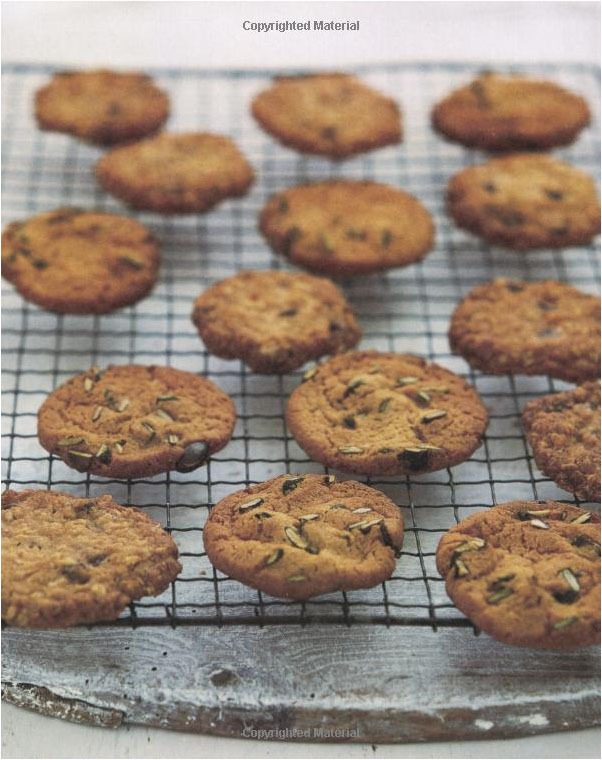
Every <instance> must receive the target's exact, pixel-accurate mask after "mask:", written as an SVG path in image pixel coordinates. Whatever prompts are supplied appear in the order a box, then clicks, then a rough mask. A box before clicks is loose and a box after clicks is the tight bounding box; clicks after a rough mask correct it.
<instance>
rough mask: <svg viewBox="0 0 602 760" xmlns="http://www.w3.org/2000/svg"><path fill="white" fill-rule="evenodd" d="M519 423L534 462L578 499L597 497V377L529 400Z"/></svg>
mask: <svg viewBox="0 0 602 760" xmlns="http://www.w3.org/2000/svg"><path fill="white" fill-rule="evenodd" d="M523 426H524V428H525V432H526V434H527V440H528V441H529V443H530V444H531V448H532V449H533V455H534V456H535V462H536V464H537V466H538V467H539V469H540V470H541V471H542V472H543V473H544V475H547V476H548V477H549V478H552V480H553V481H554V482H555V483H557V484H558V485H559V486H560V487H561V488H564V489H565V490H567V491H570V492H571V493H574V494H575V495H576V496H578V497H579V498H580V499H583V500H585V501H600V381H599V380H598V381H593V382H589V383H584V384H583V385H581V386H579V388H575V389H574V390H570V391H564V392H563V393H552V394H550V395H549V396H544V397H543V398H538V399H534V400H533V401H529V403H528V404H527V405H526V406H525V410H524V412H523Z"/></svg>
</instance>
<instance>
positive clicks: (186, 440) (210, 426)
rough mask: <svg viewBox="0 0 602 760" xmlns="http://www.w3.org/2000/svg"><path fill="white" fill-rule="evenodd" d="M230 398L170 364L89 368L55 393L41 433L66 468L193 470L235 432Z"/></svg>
mask: <svg viewBox="0 0 602 760" xmlns="http://www.w3.org/2000/svg"><path fill="white" fill-rule="evenodd" d="M235 421H236V412H235V409H234V404H233V403H232V401H231V400H230V398H229V397H228V396H227V395H226V394H225V393H224V392H223V391H222V390H220V389H219V388H218V387H217V386H215V385H214V384H213V383H212V382H210V381H209V380H207V379H206V378H204V377H199V376H198V375H193V374H192V373H191V372H182V371H181V370H178V369H173V368H171V367H154V366H150V367H143V366H139V365H129V366H121V367H115V366H109V367H108V368H107V369H106V370H105V371H104V372H103V371H101V370H99V369H98V367H92V369H90V370H88V371H87V372H84V373H82V374H81V375H77V376H76V377H73V378H71V380H68V381H67V382H66V383H64V385H61V386H60V387H59V388H57V389H56V390H55V391H53V392H52V393H51V394H50V395H49V396H48V398H47V399H46V401H44V403H43V404H42V406H41V407H40V409H39V411H38V438H39V440H40V443H41V444H42V446H43V447H44V448H45V449H46V450H47V451H49V452H50V453H51V454H55V455H56V456H58V457H60V458H61V459H62V460H63V461H64V462H65V463H66V464H68V465H69V467H73V468H74V469H76V470H79V471H80V472H83V471H86V472H92V473H94V474H96V475H104V476H105V477H113V478H142V477H147V476H149V475H156V474H157V473H159V472H167V471H168V470H177V471H178V472H191V471H192V470H195V469H196V468H197V467H200V466H201V465H203V464H205V463H206V461H207V459H208V458H209V456H210V455H211V454H214V453H215V452H216V451H219V450H220V449H223V448H224V446H225V445H226V444H227V443H228V441H229V440H230V438H231V437H232V431H233V429H234V423H235Z"/></svg>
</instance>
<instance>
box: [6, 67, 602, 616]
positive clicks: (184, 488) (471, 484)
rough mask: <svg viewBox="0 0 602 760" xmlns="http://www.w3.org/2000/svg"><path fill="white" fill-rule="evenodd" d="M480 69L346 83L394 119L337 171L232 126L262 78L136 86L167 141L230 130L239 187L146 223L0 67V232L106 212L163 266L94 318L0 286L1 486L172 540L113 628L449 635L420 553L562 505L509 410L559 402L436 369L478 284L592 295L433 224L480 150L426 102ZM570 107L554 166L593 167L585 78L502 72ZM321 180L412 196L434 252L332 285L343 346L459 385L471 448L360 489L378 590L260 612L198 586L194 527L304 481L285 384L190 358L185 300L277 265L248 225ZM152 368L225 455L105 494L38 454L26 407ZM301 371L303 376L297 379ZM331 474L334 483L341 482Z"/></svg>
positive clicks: (369, 76)
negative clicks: (481, 435)
mask: <svg viewBox="0 0 602 760" xmlns="http://www.w3.org/2000/svg"><path fill="white" fill-rule="evenodd" d="M480 68H482V67H480V66H478V65H470V64H453V65H451V64H450V65H445V64H430V65H424V64H395V65H387V66H364V67H359V68H357V69H356V73H358V74H359V75H360V76H361V77H362V79H364V80H365V81H366V82H367V83H369V84H372V85H374V86H375V87H377V88H379V89H381V90H382V91H384V92H386V93H388V94H390V95H391V96H392V97H394V98H396V99H397V100H398V101H399V102H400V104H401V106H402V109H403V114H404V131H405V138H404V142H403V144H402V145H401V146H394V147H390V148H385V149H383V150H378V151H375V152H373V153H370V154H367V155H365V156H360V157H358V158H355V159H352V160H349V161H345V162H342V163H335V162H331V161H329V160H326V159H321V158H311V157H305V156H300V155H298V154H297V153H295V152H293V151H291V150H288V149H286V148H283V147H281V146H280V145H278V144H277V143H276V142H275V141H274V140H272V139H271V138H270V137H269V136H267V135H266V134H264V133H263V132H262V131H261V130H260V129H259V128H258V127H257V126H256V125H255V124H254V122H253V120H252V118H251V116H250V114H249V103H250V101H251V98H252V97H253V95H254V94H255V93H256V92H258V91H259V90H261V89H262V88H263V87H265V86H266V85H267V84H268V82H269V79H270V77H271V74H272V72H268V71H238V72H232V71H230V72H225V71H181V70H156V71H153V72H150V73H152V74H153V75H154V76H155V77H156V79H157V80H158V82H159V83H160V85H162V86H163V87H165V89H167V90H168V91H169V94H170V97H171V101H172V117H171V119H170V121H169V124H168V128H169V129H171V130H199V131H205V130H207V131H216V132H223V133H226V134H229V135H231V136H232V137H233V138H234V139H235V140H236V141H237V142H238V144H239V145H240V147H241V148H242V149H243V151H244V152H245V154H246V155H247V157H248V158H249V159H250V161H251V162H252V164H253V165H254V167H255V169H256V172H257V180H256V182H255V184H254V185H253V187H252V189H251V192H250V193H249V194H248V195H247V196H246V197H244V198H243V199H238V200H233V201H228V202H225V203H223V204H221V205H220V206H219V207H218V208H217V209H216V210H214V211H212V212H211V213H209V214H206V215H194V216H193V215H191V216H183V217H171V218H170V217H160V216H157V215H154V214H147V213H135V212H131V211H125V209H124V207H123V206H121V205H120V204H119V203H117V202H116V201H114V200H113V199H112V198H111V197H110V196H108V195H106V194H105V193H103V192H102V191H101V190H100V188H99V187H98V185H97V184H96V183H95V180H94V177H93V174H92V167H93V164H94V162H95V161H96V160H97V158H98V157H99V156H100V155H101V151H100V150H98V149H96V148H94V147H90V146H87V145H84V144H82V143H80V142H78V141H76V140H74V139H71V138H69V137H67V136H64V135H56V134H49V133H44V132H41V131H39V130H37V128H36V126H35V123H34V120H33V118H32V113H31V111H32V97H33V93H34V91H35V90H36V88H37V87H39V86H40V85H42V84H43V83H44V82H45V81H47V79H48V77H49V75H50V74H51V73H52V69H51V68H50V67H45V66H37V65H31V66H30V65H6V66H5V67H4V72H3V132H2V154H3V167H4V170H3V176H2V188H3V204H2V211H3V216H4V217H5V218H4V219H3V224H6V223H8V222H10V221H13V220H15V219H19V218H23V217H26V216H29V215H31V214H35V213H38V212H41V211H45V210H49V209H52V208H56V207H59V206H65V205H76V206H81V207H84V208H98V209H104V210H108V211H115V212H121V213H123V212H124V211H125V212H126V213H128V214H130V215H131V216H134V217H135V218H137V219H139V220H140V221H141V222H142V223H143V224H146V225H147V226H148V227H149V228H150V229H151V230H152V231H153V232H154V233H155V234H156V235H157V237H158V238H159V240H160V241H161V243H162V249H163V268H162V272H161V277H160V280H159V283H158V284H157V286H156V288H155V290H154V293H153V294H152V295H151V296H150V297H149V298H147V299H146V300H144V301H142V302H141V303H139V304H137V305H136V306H134V307H130V308H127V309H124V310H121V311H118V312H116V313H114V314H110V315H107V316H70V315H65V316H61V315H55V314H50V313H48V312H45V311H43V310H40V309H38V308H37V307H35V306H33V305H31V304H28V303H26V302H25V301H23V300H22V299H21V297H20V296H19V295H18V294H17V293H16V292H15V291H14V290H13V289H12V287H10V286H9V285H8V284H6V283H3V286H2V295H3V318H4V330H3V358H4V362H3V411H2V416H3V423H4V424H3V435H2V444H3V457H4V462H3V478H4V484H5V486H6V487H11V488H17V489H22V488H53V489H57V490H63V491H68V492H70V493H73V494H75V495H78V496H84V495H85V496H88V495H90V496H93V495H98V494H101V493H110V494H111V495H112V496H113V497H114V498H115V500H116V501H117V502H119V503H122V504H133V505H136V506H139V507H141V508H143V509H144V510H145V511H147V512H148V513H149V514H150V515H152V516H153V517H155V518H156V519H158V520H159V521H160V522H161V523H162V524H163V525H164V526H165V527H166V528H167V530H169V531H170V532H171V534H172V536H173V537H174V539H175V540H176V542H177V544H178V546H179V549H180V555H181V558H182V564H183V570H182V573H181V574H180V576H179V577H178V578H177V580H176V581H175V582H174V583H173V584H172V585H171V587H170V588H169V589H168V590H167V591H166V592H165V593H164V594H163V595H161V596H160V597H156V598H152V599H144V600H141V601H139V602H137V603H135V604H132V605H131V606H130V607H129V609H128V610H126V612H125V613H124V614H123V615H122V616H121V617H120V618H119V620H118V621H116V623H115V624H117V625H122V626H123V625H126V626H137V625H169V626H176V625H180V624H195V625H212V626H221V625H227V624H247V625H249V624H251V625H259V626H265V625H269V624H276V623H278V624H296V625H298V624H301V625H305V624H311V623H329V624H333V623H345V624H347V625H352V624H356V623H376V624H386V625H413V626H427V627H430V628H432V629H433V630H437V628H438V627H440V626H468V625H470V624H469V623H468V621H466V620H465V618H464V617H463V616H462V615H460V613H458V611H457V610H456V609H455V608H454V606H453V605H452V604H451V603H450V601H449V599H448V598H447V596H446V594H445V590H444V584H443V582H442V580H441V579H440V578H439V576H438V573H437V571H436V567H435V562H434V556H435V549H436V545H437V542H438V540H439V539H440V537H441V535H442V534H443V533H444V532H445V531H446V530H447V529H448V528H450V527H451V526H452V525H453V524H455V523H456V522H457V521H459V520H460V519H462V518H464V517H466V516H467V515H468V514H470V513H471V512H474V511H479V510H482V509H483V508H486V507H488V506H491V505H492V504H495V503H499V502H502V501H506V500H510V499H515V498H522V499H546V498H553V499H559V500H572V499H571V497H570V494H567V493H566V492H564V491H561V490H559V489H558V488H557V487H556V486H555V485H554V484H553V483H552V482H551V481H550V480H549V479H547V478H545V477H544V476H543V475H542V474H541V473H540V472H539V471H538V470H537V467H536V466H535V463H534V461H533V459H532V456H531V452H530V450H529V447H528V445H527V443H526V441H525V438H524V435H523V432H522V428H521V423H520V415H521V410H522V408H523V405H524V403H525V401H526V400H528V399H530V398H533V397H537V396H540V395H542V394H545V393H548V392H551V391H556V390H562V389H564V388H566V387H568V386H567V385H566V384H564V383H562V382H559V381H556V380H551V379H548V378H544V377H535V378H534V377H524V376H502V377H495V376H488V375H484V374H480V373H478V372H474V371H472V370H471V369H470V368H469V367H468V365H467V364H466V363H465V362H464V361H463V360H462V359H460V358H458V357H454V356H452V355H451V354H450V351H449V345H448V341H447V327H448V322H449V317H450V313H451V311H452V310H453V308H454V307H455V305H456V304H457V303H458V301H459V300H460V299H461V298H462V296H463V295H464V294H465V293H466V292H467V291H468V290H469V289H470V288H472V287H473V286H474V285H476V284H478V283H481V282H484V281H486V280H489V279H491V278H492V277H495V276H502V275H503V276H509V277H518V278H524V279H526V280H537V279H542V278H550V277H551V278H556V279H559V280H562V281H564V282H569V283H572V284H574V285H576V286H577V287H579V288H581V289H583V290H585V291H588V292H595V291H596V288H597V286H598V283H599V278H600V273H599V259H598V255H597V247H596V246H594V245H591V246H588V247H580V248H575V249H567V250H563V251H542V252H537V253H527V254H525V253H520V254H517V253H512V252H508V251H505V250H502V249H499V248H494V247H490V246H488V245H486V244H485V243H483V242H481V241H479V240H477V239H475V238H473V237H471V236H469V235H467V234H466V233H464V232H462V231H460V230H458V229H456V228H455V227H454V226H453V225H452V224H451V223H450V221H449V220H448V218H447V217H446V215H445V213H444V204H443V194H444V188H445V186H446V184H447V181H448V179H449V177H450V176H451V175H452V174H453V173H455V172H456V171H458V170H459V169H461V168H462V167H463V166H465V165H467V164H471V163H476V162H479V161H480V160H482V158H483V156H482V154H480V153H478V152H477V151H471V150H466V149H464V148H462V147H460V146H457V145H453V144H451V143H447V142H445V141H444V140H442V139H441V138H440V137H438V136H437V135H435V134H434V133H433V132H432V130H431V129H430V126H429V111H430V107H431V106H432V104H433V103H434V102H435V101H436V100H437V99H438V98H440V97H441V96H443V95H444V94H445V93H446V92H447V91H449V90H450V89H451V88H452V87H455V86H458V85H459V84H460V83H462V82H464V81H466V80H467V79H469V78H470V77H471V76H472V75H473V74H474V73H476V72H477V71H478V70H479V69H480ZM507 70H510V71H517V72H521V71H522V72H525V73H529V74H533V75H541V76H544V77H546V78H551V79H554V80H555V81H557V82H559V83H560V84H563V85H565V86H567V87H569V88H571V89H573V90H576V91H578V92H580V93H582V94H583V95H584V96H585V97H586V98H587V100H588V101H589V103H590V106H591V107H592V110H593V118H592V124H591V126H590V127H589V128H588V129H586V130H585V131H584V132H583V133H582V135H581V136H580V138H579V139H578V140H577V142H575V143H574V145H572V146H571V147H570V148H567V149H564V150H559V151H557V155H559V156H560V157H562V158H565V159H566V160H568V161H570V162H572V163H573V164H575V165H577V166H579V167H581V168H583V169H585V170H587V171H589V172H590V173H591V174H593V175H594V176H596V175H597V173H598V172H599V166H600V153H599V140H598V136H599V110H598V109H599V90H598V87H599V69H598V68H595V67H591V66H584V65H564V64H563V65H562V66H553V65H534V66H529V67H528V68H524V67H519V66H514V67H508V68H507ZM327 177H349V178H361V179H373V180H376V181H381V182H386V183H390V184H393V185H395V186H399V187H401V188H403V189H405V190H407V191H409V192H410V193H412V194H414V195H416V196H417V197H418V198H420V199H421V200H422V202H423V203H424V204H425V205H426V206H427V207H428V209H429V210H430V212H431V213H432V214H433V216H434V218H435V222H436V227H437V239H436V245H435V248H434V250H433V251H432V253H430V254H429V256H428V257H427V258H426V259H425V260H424V261H423V262H421V263H419V264H416V265H413V266H410V267H407V268H405V269H396V270H393V271H390V272H388V273H386V274H382V275H377V276H370V277H362V278H358V279H356V280H349V281H344V282H342V283H341V285H342V287H343V288H344V290H345V292H346V294H347V296H348V298H349V300H350V301H351V303H352V306H353V308H354V310H355V312H356V314H357V316H358V318H359V319H360V321H361V323H362V325H363V328H364V337H363V340H362V343H361V344H360V345H361V347H362V348H376V349H380V350H384V351H398V352H409V353H415V354H419V355H421V356H425V357H428V358H429V359H431V360H434V361H436V362H438V363H440V364H442V365H443V366H445V367H447V368H449V369H451V370H453V371H455V372H457V373H459V374H461V375H463V376H465V377H467V378H468V379H469V380H470V382H472V383H473V384H474V385H475V386H476V388H477V389H478V391H479V393H480V394H481V396H482V398H483V400H484V402H485V404H486V405H487V407H488V409H489V412H490V423H489V427H488V429H487V434H486V436H485V439H484V442H483V445H482V447H481V448H480V449H479V450H478V451H477V452H476V453H475V454H474V456H473V457H472V458H471V459H470V460H469V461H467V462H465V463H463V464H461V465H459V466H457V467H454V468H452V469H447V470H442V471H440V472H436V473H430V474H426V475H419V476H416V477H392V478H366V479H364V480H365V482H366V483H368V484H369V485H372V486H374V487H376V488H379V489H381V490H383V491H384V492H386V493H387V494H388V495H389V496H390V497H391V498H392V499H393V501H395V503H397V504H398V505H399V507H400V509H401V510H402V511H403V515H404V519H405V523H406V538H405V542H404V547H403V551H402V554H401V557H400V559H399V560H398V563H397V567H396V570H395V572H394V574H393V576H392V577H391V579H390V580H388V581H386V582H385V583H383V584H381V585H380V586H378V587H376V588H373V589H369V590H365V591H354V592H348V593H336V594H329V595H326V596H323V597H319V598H316V599H312V600H309V601H307V602H304V603H299V602H289V601H282V600H278V599H274V598H271V597H268V596H266V595H265V594H262V593H260V592H257V591H254V590H252V589H249V588H246V587H245V586H243V585H241V584H240V583H238V582H237V581H234V580H232V579H230V578H227V577H226V576H224V575H222V574H221V573H219V572H216V571H215V570H214V568H213V567H212V566H211V564H210V562H209V561H208V559H207V557H206V555H205V553H204V551H203V541H202V534H203V524H204V522H205V520H206V518H207V515H208V513H209V510H210V508H211V507H212V505H214V504H215V503H216V502H217V501H219V500H220V499H221V498H222V497H224V496H225V495H227V494H228V493H231V492H232V491H235V490H239V489H241V488H244V487H246V486H248V485H250V484H253V483H258V482H261V481H262V480H265V479H267V478H269V477H273V476H275V475H279V474H282V473H284V472H323V468H322V467H321V466H320V465H318V464H316V463H315V462H312V461H311V460H309V459H308V458H307V457H306V455H305V454H304V452H303V451H302V450H301V449H300V448H299V447H298V446H297V444H296V443H295V441H294V440H293V439H292V438H291V436H290V434H289V433H288V431H287V429H286V425H285V422H284V408H285V405H286V401H287V398H288V395H289V394H290V392H291V391H292V390H293V388H295V387H296V386H297V384H298V383H299V380H300V376H301V374H302V372H303V371H304V369H301V370H299V371H297V372H294V373H290V374H287V375H283V376H281V377H273V376H261V375H255V374H253V373H251V372H250V371H249V370H247V369H246V368H245V367H244V366H243V365H242V364H241V363H240V362H237V361H223V360H220V359H218V358H216V357H213V356H211V355H209V354H208V353H207V351H206V350H205V349H204V347H203V345H202V343H201V341H200V339H199V338H198V335H197V333H196V330H195V328H194V327H193V325H192V323H191V320H190V312H191V308H192V303H193V300H194V298H195V297H196V296H197V295H198V294H199V293H200V292H201V291H202V290H203V289H204V288H206V287H207V286H208V285H210V284H211V283H213V282H215V281H216V280H218V279H221V278H223V277H226V276H228V275H232V274H234V273H235V272H237V271H238V270H240V269H242V268H259V269H265V268H288V267H289V265H288V263H287V262H286V261H285V260H284V259H282V258H280V257H278V256H276V255H274V254H273V253H272V252H271V251H270V249H269V248H268V247H267V245H266V244H265V242H264V241H263V240H262V238H261V236H260V234H259V233H258V230H257V216H258V213H259V211H260V209H261V207H262V206H263V204H264V203H265V201H266V200H267V199H268V197H269V196H270V195H271V194H272V193H273V192H275V191H277V190H279V189H281V188H284V187H287V186H289V185H292V184H295V183H297V182H301V181H308V180H318V179H323V178H327ZM109 363H114V364H129V363H141V364H165V365H170V366H174V367H177V368H179V369H184V370H188V371H191V372H198V373H202V374H204V375H206V376H207V377H209V378H210V379H211V380H213V381H214V382H215V383H217V384H218V385H219V386H220V387H221V388H223V389H224V390H225V391H226V392H228V393H229V394H230V396H231V397H232V398H233V399H234V401H235V403H236V406H237V411H238V421H237V425H236V429H235V433H234V437H233V439H232V441H231V442H230V444H229V445H228V446H227V447H226V448H225V449H223V450H222V451H221V452H219V453H218V454H217V455H216V456H214V457H213V458H212V460H211V461H210V462H209V464H208V466H207V467H206V468H204V469H200V470H197V471H195V472H194V473H191V474H189V475H183V474H179V473H169V474H167V475H162V476H157V477H153V478H148V479H143V480H131V481H118V480H109V479H105V478H100V477H96V476H93V475H89V474H81V473H78V472H76V471H74V470H71V469H69V468H68V467H66V465H64V464H63V462H62V461H60V460H59V459H57V458H55V457H52V456H49V455H48V454H47V453H46V452H45V450H44V449H42V448H41V446H40V445H39V443H38V441H37V436H36V412H37V409H38V407H39V406H40V405H41V403H42V401H43V400H44V398H45V397H46V395H47V394H48V393H49V392H50V391H51V390H52V389H53V388H55V387H57V385H59V384H60V383H62V382H64V381H65V380H66V379H68V378H69V377H70V376H72V375H74V374H77V373H79V372H80V371H82V370H84V369H86V368H88V367H89V366H90V365H92V364H98V365H100V366H106V365H108V364H109ZM305 369H307V368H305ZM341 477H343V478H344V477H348V476H345V475H343V474H341Z"/></svg>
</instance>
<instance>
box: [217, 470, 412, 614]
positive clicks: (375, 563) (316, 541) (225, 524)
mask: <svg viewBox="0 0 602 760" xmlns="http://www.w3.org/2000/svg"><path fill="white" fill-rule="evenodd" d="M203 542H204V545H205V551H206V552H207V555H208V557H209V559H210V560H211V562H213V564H214V565H215V567H216V568H217V569H218V570H221V571H222V572H223V573H227V574H228V575H230V576H231V577H232V578H236V579H237V580H239V581H241V582H242V583H244V584H246V585H247V586H251V587H252V588H256V589H259V590H260V591H265V592H266V593H268V594H271V595H272V596H278V597H285V598H289V599H307V598H308V597H311V596H317V595H318V594H326V593H329V592H331V591H350V590H352V589H358V588H370V587H372V586H375V585H376V584H378V583H381V582H382V581H384V580H386V579H387V578H388V577H389V576H390V575H391V573H392V572H393V569H394V568H395V557H396V556H397V555H398V553H399V550H400V549H401V545H402V542H403V519H402V516H401V510H400V509H399V508H398V507H396V506H395V504H393V502H392V501H390V500H389V499H388V498H387V497H386V496H385V495H384V494H383V493H381V492H380V491H376V490H375V489H374V488H369V487H368V486H365V485H363V484H362V483H356V482H354V481H352V480H348V481H346V482H344V483H337V482H336V480H335V478H334V476H333V475H281V476H280V477H278V478H273V479H272V480H268V481H266V482H265V483H260V484H259V485H256V486H252V487H251V488H247V489H246V490H244V491H237V492H236V493H233V494H230V496H227V497H226V498H225V499H222V501H220V502H219V504H217V506H215V507H214V508H213V509H212V510H211V514H210V515H209V519H208V520H207V523H206V525H205V528H204V530H203Z"/></svg>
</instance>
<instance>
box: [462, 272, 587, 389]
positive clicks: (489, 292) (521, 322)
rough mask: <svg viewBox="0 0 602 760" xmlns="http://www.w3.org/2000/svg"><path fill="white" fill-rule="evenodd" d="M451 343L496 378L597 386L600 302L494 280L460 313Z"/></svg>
mask: <svg viewBox="0 0 602 760" xmlns="http://www.w3.org/2000/svg"><path fill="white" fill-rule="evenodd" d="M449 343H450V346H451V348H452V351H453V352H454V353H456V354H460V355H461V356H463V357H464V358H465V359H466V361H467V362H468V363H469V364H470V365H471V366H472V367H474V368H475V369H480V370H481V371H482V372H487V373H489V374H492V375H504V374H506V373H516V374H523V375H550V376H551V377H557V378H559V379H560V380H567V381H568V382H575V383H579V382H583V381H584V380H592V379H595V378H598V377H600V298H598V297H597V296H592V295H589V294H587V293H582V292H581V291H579V290H577V289H576V288H573V287H571V286H570V285H565V284H563V283H561V282H556V281H554V280H546V281H544V282H522V281H520V280H508V279H504V278H499V279H496V280H492V281H491V282H488V283H485V284H484V285H478V286H477V287H476V288H474V289H473V290H471V291H470V292H469V293H468V295H467V296H466V297H465V298H464V299H463V300H462V301H461V302H460V304H459V305H458V306H457V307H456V309H455V311H454V313H453V314H452V318H451V324H450V328H449Z"/></svg>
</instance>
